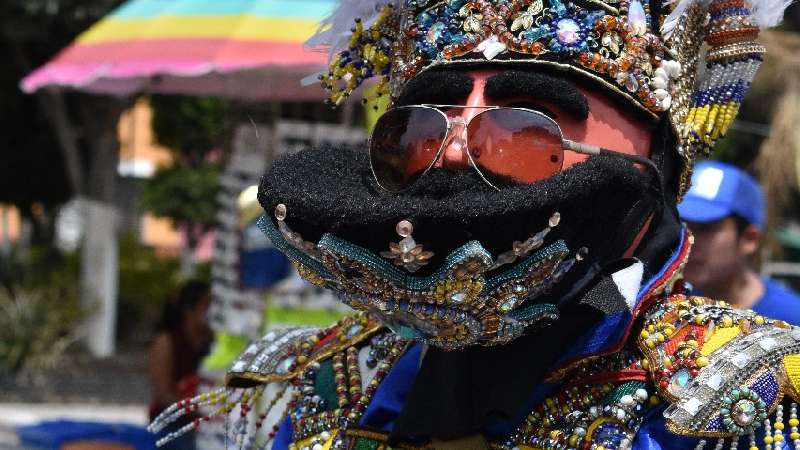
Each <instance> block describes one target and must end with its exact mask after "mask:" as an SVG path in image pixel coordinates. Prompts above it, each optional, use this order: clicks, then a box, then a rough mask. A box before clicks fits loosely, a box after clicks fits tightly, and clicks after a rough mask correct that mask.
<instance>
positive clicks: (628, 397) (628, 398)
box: [619, 394, 636, 406]
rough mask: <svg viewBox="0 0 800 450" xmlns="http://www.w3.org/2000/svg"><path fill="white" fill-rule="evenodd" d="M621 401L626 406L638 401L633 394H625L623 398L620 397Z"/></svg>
mask: <svg viewBox="0 0 800 450" xmlns="http://www.w3.org/2000/svg"><path fill="white" fill-rule="evenodd" d="M619 402H620V403H622V404H623V405H626V406H631V405H633V404H634V403H635V402H636V401H635V400H634V399H633V396H632V395H627V394H626V395H623V396H622V398H620V399H619Z"/></svg>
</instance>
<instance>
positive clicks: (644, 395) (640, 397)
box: [635, 388, 650, 402]
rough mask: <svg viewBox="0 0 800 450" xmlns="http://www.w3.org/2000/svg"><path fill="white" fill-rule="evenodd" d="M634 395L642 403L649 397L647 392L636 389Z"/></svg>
mask: <svg viewBox="0 0 800 450" xmlns="http://www.w3.org/2000/svg"><path fill="white" fill-rule="evenodd" d="M635 394H636V399H637V400H639V401H640V402H643V401H645V400H647V398H648V397H650V396H649V395H648V394H647V391H646V390H644V389H641V388H640V389H637V390H636V392H635Z"/></svg>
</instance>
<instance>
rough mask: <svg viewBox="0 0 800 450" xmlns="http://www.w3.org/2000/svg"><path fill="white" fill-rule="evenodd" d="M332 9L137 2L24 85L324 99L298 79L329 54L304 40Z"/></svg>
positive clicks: (291, 1) (327, 4)
mask: <svg viewBox="0 0 800 450" xmlns="http://www.w3.org/2000/svg"><path fill="white" fill-rule="evenodd" d="M332 7H333V1H332V0H225V1H219V0H131V1H129V2H127V3H125V4H124V5H122V6H121V7H120V8H118V9H117V10H115V11H114V12H112V13H111V14H110V15H109V16H107V17H105V18H104V19H102V20H101V21H99V22H97V23H96V24H95V25H93V26H92V27H91V28H89V29H88V30H87V31H85V32H84V33H83V34H81V35H80V36H79V37H78V38H77V39H76V40H75V42H73V43H72V44H71V45H70V46H69V47H67V48H66V49H64V50H63V51H62V52H61V53H59V54H58V55H57V56H56V57H55V58H54V59H53V60H52V61H50V62H49V63H47V64H46V65H44V66H42V67H40V68H38V69H37V70H35V71H34V72H33V73H31V74H30V75H29V76H28V77H26V78H25V79H23V80H22V83H21V87H22V89H23V90H24V91H26V92H33V91H36V90H37V89H41V88H43V87H48V86H57V87H66V88H73V89H78V90H81V91H87V92H94V93H102V94H111V95H116V96H129V95H133V94H135V93H139V92H163V93H183V94H196V95H221V96H227V97H236V98H244V99H248V100H294V101H302V100H309V101H311V100H319V99H321V98H322V97H323V96H324V93H323V92H322V90H321V89H315V88H314V87H303V86H301V85H300V80H301V79H302V78H303V77H305V76H307V75H308V74H310V73H314V72H317V71H319V70H320V69H321V68H322V67H323V66H324V64H325V61H326V57H327V55H326V54H324V53H319V52H312V51H309V50H307V49H305V48H304V47H303V43H304V42H305V40H306V39H308V37H310V36H311V35H312V34H313V33H314V32H315V31H316V29H317V26H318V25H317V24H318V23H319V21H320V20H321V19H322V18H323V17H324V16H325V15H327V14H328V12H329V11H330V10H331V9H332Z"/></svg>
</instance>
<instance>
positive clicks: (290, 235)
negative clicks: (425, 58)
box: [259, 148, 655, 349]
mask: <svg viewBox="0 0 800 450" xmlns="http://www.w3.org/2000/svg"><path fill="white" fill-rule="evenodd" d="M649 179H650V176H649V175H647V174H643V173H641V172H640V171H639V170H637V169H635V168H634V166H633V165H632V164H631V163H630V162H628V161H625V160H621V159H618V158H611V157H604V156H597V157H592V158H590V160H589V161H587V162H585V163H581V164H578V165H576V166H573V167H572V168H570V169H568V170H565V171H564V172H560V173H557V174H556V175H554V176H552V177H550V178H547V179H545V180H542V181H540V182H537V183H534V184H531V185H527V186H522V185H516V186H510V187H505V188H502V189H501V190H500V191H496V190H494V189H492V188H491V187H489V186H488V185H486V184H485V183H484V181H483V180H482V179H481V177H480V176H479V175H478V174H477V173H475V172H469V171H460V170H459V171H449V170H442V169H434V170H431V171H430V172H429V173H428V174H427V175H426V177H425V178H424V179H421V180H419V181H418V182H417V183H416V184H415V185H414V186H413V187H412V188H411V189H409V190H408V191H406V192H404V193H401V194H389V193H387V192H385V191H383V190H382V189H380V188H379V187H378V186H377V185H376V184H375V181H374V179H373V178H372V176H371V173H370V168H369V162H368V158H367V154H366V152H364V151H363V150H353V149H330V148H327V149H319V150H308V151H305V152H301V153H299V154H296V155H292V156H289V157H286V158H284V159H282V160H279V161H277V162H276V164H275V165H274V166H273V168H272V169H271V170H270V172H268V173H267V175H265V177H264V178H263V180H262V184H261V187H260V192H259V200H260V202H261V204H262V206H263V207H264V208H265V210H266V211H270V212H271V213H272V214H270V215H269V216H265V217H263V218H262V219H261V223H260V225H261V227H262V229H263V230H264V232H265V233H266V234H267V235H268V236H269V237H270V239H271V240H272V241H273V243H274V244H275V245H276V246H277V247H278V248H280V249H281V250H282V251H284V252H285V253H286V254H287V255H288V257H289V258H290V260H291V261H292V262H293V263H294V264H295V266H296V267H297V268H298V270H299V272H300V274H301V275H302V276H303V277H304V278H306V279H307V280H309V281H311V282H312V283H314V284H317V285H319V286H324V287H326V288H329V289H331V290H333V291H335V292H337V293H338V294H339V296H340V297H341V299H342V301H343V302H344V303H346V304H348V305H350V306H351V307H353V308H355V309H358V310H363V311H368V312H370V313H372V314H374V315H375V316H377V317H379V318H380V319H381V320H382V321H383V322H384V323H386V324H387V325H388V326H390V327H391V328H392V329H393V330H394V331H395V332H396V333H398V334H400V335H402V336H404V337H409V338H414V339H420V340H424V341H426V342H428V343H430V344H431V345H435V346H438V347H441V348H445V349H457V348H461V347H464V346H467V345H475V344H479V345H497V344H502V343H505V342H508V341H509V340H511V339H514V338H515V337H518V336H520V335H521V334H523V333H525V332H526V331H528V330H530V329H531V328H533V327H536V326H537V325H543V324H547V323H550V322H551V321H553V320H554V319H555V318H557V317H558V311H559V309H558V306H559V305H558V304H556V303H557V302H556V301H555V300H550V299H554V298H559V299H560V301H566V300H565V298H566V297H565V296H563V295H556V293H557V292H561V293H563V290H565V289H568V288H569V286H571V285H573V284H574V283H576V282H578V281H579V280H580V279H581V278H583V277H585V276H586V275H587V273H589V272H590V271H591V270H593V269H596V268H597V267H598V265H602V264H604V262H606V261H608V260H610V259H614V258H618V257H619V256H621V254H622V251H623V250H624V249H625V248H627V246H628V245H629V244H630V242H631V240H632V236H629V235H627V234H625V233H623V234H625V235H624V236H623V235H620V234H619V230H620V229H626V228H625V227H622V226H621V225H620V224H622V223H624V222H625V221H629V220H631V218H632V217H633V216H632V215H631V211H633V210H635V209H636V208H638V207H639V206H641V205H649V207H650V208H652V207H653V205H654V204H655V201H654V196H655V193H654V190H653V189H652V185H651V183H650V182H649V181H648V180H649ZM650 210H651V209H647V210H646V211H647V212H649V211H650ZM641 212H642V211H640V214H636V215H635V217H636V221H637V223H636V225H635V226H633V225H630V224H628V225H626V226H627V228H630V229H636V230H638V229H639V228H640V227H641V222H642V221H643V220H644V218H643V217H640V216H646V214H641ZM565 223H566V225H565Z"/></svg>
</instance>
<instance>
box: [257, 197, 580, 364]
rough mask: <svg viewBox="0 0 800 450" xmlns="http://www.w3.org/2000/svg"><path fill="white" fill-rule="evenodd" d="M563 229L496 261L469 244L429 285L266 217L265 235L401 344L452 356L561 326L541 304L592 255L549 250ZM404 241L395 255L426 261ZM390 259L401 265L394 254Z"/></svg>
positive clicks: (362, 252)
mask: <svg viewBox="0 0 800 450" xmlns="http://www.w3.org/2000/svg"><path fill="white" fill-rule="evenodd" d="M284 219H286V217H285V216H284ZM405 222H408V221H401V222H400V223H398V225H397V227H396V231H397V232H398V234H400V235H401V236H402V235H403V234H407V236H406V237H405V238H403V241H405V240H406V239H409V240H411V239H413V238H412V237H411V233H413V225H411V223H410V222H408V223H405ZM560 222H561V216H560V214H558V213H554V214H553V215H552V216H551V217H550V219H549V220H548V227H547V228H546V229H545V230H543V231H541V232H538V233H534V234H533V235H532V236H531V238H529V239H527V240H526V241H524V242H519V241H518V242H515V243H514V245H513V246H512V247H513V248H512V250H510V251H509V252H507V253H504V254H503V255H500V256H499V257H498V258H497V259H496V260H494V259H493V258H492V257H491V255H490V254H489V253H488V252H487V251H486V250H485V249H484V248H483V247H482V246H481V245H480V243H478V242H476V241H473V242H470V243H467V244H466V245H464V246H462V247H461V248H459V249H457V250H456V251H454V252H453V253H451V254H450V255H448V256H447V257H446V258H445V262H444V265H443V266H442V267H440V268H439V269H437V270H436V271H434V272H433V273H432V274H431V275H429V276H426V277H414V276H411V275H410V274H409V273H408V270H404V269H401V267H403V266H402V265H401V264H402V262H401V264H398V263H397V261H395V262H394V264H392V263H389V262H387V261H386V260H385V259H383V258H381V257H379V256H378V255H376V254H374V253H372V252H370V251H368V250H366V249H364V248H361V247H359V246H356V245H353V244H351V243H349V242H347V241H344V240H341V239H338V238H336V237H335V236H333V235H330V234H326V235H324V236H323V237H322V239H320V241H319V243H318V244H316V245H314V244H311V243H308V242H306V241H304V240H303V239H302V237H301V236H300V235H299V234H297V233H294V232H292V231H291V229H290V228H289V226H288V225H287V224H286V223H285V220H278V221H277V227H276V226H275V223H274V222H273V221H271V220H269V219H267V218H263V217H262V220H260V221H259V227H260V228H261V229H262V231H264V233H266V234H267V236H268V237H269V238H270V240H271V241H272V242H273V243H274V244H275V246H276V247H277V248H279V249H280V250H281V251H283V252H284V253H286V255H287V256H288V257H289V259H290V260H291V261H292V262H293V264H294V265H295V266H296V267H298V270H299V272H300V274H301V276H303V277H304V278H306V279H309V280H310V281H312V282H316V284H318V285H320V286H323V287H327V288H329V289H331V290H333V291H334V292H336V293H337V294H338V295H339V297H340V298H341V300H342V301H343V302H344V303H345V304H347V305H349V306H351V307H352V308H354V309H356V310H359V311H366V312H369V313H371V314H374V315H375V316H376V317H378V318H380V319H381V320H382V321H383V323H385V324H386V325H387V326H389V327H390V328H391V329H392V330H394V331H395V332H396V333H397V334H398V335H400V336H403V337H406V338H411V339H418V340H423V341H425V342H427V343H430V344H431V345H435V346H438V347H441V348H444V349H448V350H450V349H457V348H462V347H464V346H467V345H473V344H479V345H499V344H504V343H506V342H509V341H510V340H512V339H515V338H516V337H519V336H520V335H522V334H523V333H525V332H526V331H528V330H530V329H532V328H534V327H538V326H542V325H544V324H547V323H551V322H552V321H554V320H556V319H557V318H558V309H557V308H556V307H555V306H553V305H546V304H539V303H537V299H538V298H539V297H540V296H542V295H543V294H545V293H547V292H549V290H550V288H551V287H552V286H553V285H554V284H556V283H558V282H559V281H561V279H562V278H563V277H564V276H566V275H567V274H568V273H569V272H570V271H571V270H572V269H573V267H574V266H575V265H576V264H577V263H578V262H580V261H581V260H583V259H584V258H585V256H586V253H587V250H586V249H580V250H579V251H578V252H576V253H575V255H574V256H573V257H572V258H569V257H568V256H569V250H568V249H567V247H566V245H565V243H564V242H563V241H556V242H553V243H551V244H549V245H547V246H544V239H545V237H546V235H547V233H548V232H549V230H550V229H551V228H552V227H553V226H558V225H559V224H560ZM403 241H401V242H400V243H396V244H395V245H396V246H397V247H398V250H397V251H396V252H393V253H392V255H393V254H394V253H397V254H399V255H402V254H404V253H408V254H410V255H411V256H414V252H415V251H417V252H418V255H424V250H415V249H420V247H421V246H419V244H416V243H415V242H414V243H413V245H412V243H410V242H409V241H406V242H405V243H404V242H403ZM392 248H394V247H392ZM390 251H391V250H390ZM383 256H384V257H387V258H390V259H394V258H391V256H390V255H389V254H388V252H385V253H384V254H383ZM428 258H429V257H428ZM398 266H400V267H398ZM502 266H505V267H502Z"/></svg>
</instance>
